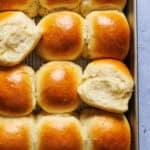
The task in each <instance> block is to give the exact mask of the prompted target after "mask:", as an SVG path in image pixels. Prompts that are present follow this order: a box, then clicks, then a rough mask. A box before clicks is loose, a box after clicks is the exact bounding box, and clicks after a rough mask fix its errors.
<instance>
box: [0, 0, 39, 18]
mask: <svg viewBox="0 0 150 150" xmlns="http://www.w3.org/2000/svg"><path fill="white" fill-rule="evenodd" d="M12 10H18V11H24V12H25V13H26V14H28V15H29V16H30V17H35V16H36V15H37V14H38V0H0V11H12Z"/></svg>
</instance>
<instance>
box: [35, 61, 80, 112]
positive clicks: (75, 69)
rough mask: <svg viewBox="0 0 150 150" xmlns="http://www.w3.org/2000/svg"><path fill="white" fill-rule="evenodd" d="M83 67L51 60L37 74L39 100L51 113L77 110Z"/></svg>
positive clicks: (41, 105) (43, 107) (42, 106)
mask: <svg viewBox="0 0 150 150" xmlns="http://www.w3.org/2000/svg"><path fill="white" fill-rule="evenodd" d="M81 77H82V70H81V67H80V66H78V65H76V64H74V63H72V62H63V61H60V62H55V61H54V62H50V63H47V64H45V65H43V66H42V67H41V68H40V69H39V71H38V72H37V74H36V86H37V101H38V104H39V105H40V107H41V108H42V109H44V110H45V111H46V112H49V113H63V112H70V111H73V110H75V109H76V108H77V107H78V106H79V104H80V98H79V96H78V94H77V88H78V85H79V84H80V82H81Z"/></svg>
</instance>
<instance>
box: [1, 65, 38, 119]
mask: <svg viewBox="0 0 150 150" xmlns="http://www.w3.org/2000/svg"><path fill="white" fill-rule="evenodd" d="M34 80H35V74H34V71H33V70H32V68H30V67H28V66H24V65H20V66H16V67H13V68H9V69H2V68H1V69H0V87H1V88H0V114H1V115H5V116H13V117H14V116H23V115H27V114H29V113H31V112H32V110H33V109H34V107H35V103H36V102H35V85H34V84H35V82H34Z"/></svg>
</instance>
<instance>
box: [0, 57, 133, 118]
mask: <svg viewBox="0 0 150 150" xmlns="http://www.w3.org/2000/svg"><path fill="white" fill-rule="evenodd" d="M0 87H1V89H0V114H1V115H4V116H11V117H13V116H24V115H29V114H30V113H31V112H32V111H33V110H34V109H35V108H36V104H38V105H39V106H40V107H41V108H42V109H43V110H44V111H45V112H48V113H69V112H72V111H74V110H77V109H78V108H79V109H80V108H82V106H83V103H82V101H83V102H84V103H86V104H88V105H89V106H93V107H95V108H98V109H102V110H106V111H109V112H115V113H124V112H126V111H127V110H128V103H129V100H130V98H131V96H132V92H133V87H134V81H133V78H132V75H131V73H130V71H129V70H128V68H127V66H126V65H125V64H124V63H122V62H121V61H118V60H113V59H101V60H95V61H92V62H91V63H89V64H88V65H87V67H86V68H85V70H84V72H83V73H82V69H81V67H80V66H79V65H77V64H75V63H73V62H69V61H52V62H49V63H46V64H44V65H42V66H41V67H40V69H39V70H38V71H37V72H36V73H35V72H34V71H33V69H32V68H31V67H29V66H27V65H18V66H15V67H11V68H4V69H0Z"/></svg>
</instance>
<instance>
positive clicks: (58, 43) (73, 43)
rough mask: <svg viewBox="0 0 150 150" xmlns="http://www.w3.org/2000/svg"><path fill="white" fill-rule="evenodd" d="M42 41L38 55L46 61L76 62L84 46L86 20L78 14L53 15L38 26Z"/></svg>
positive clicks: (67, 12) (68, 12)
mask: <svg viewBox="0 0 150 150" xmlns="http://www.w3.org/2000/svg"><path fill="white" fill-rule="evenodd" d="M38 27H39V28H40V30H41V31H42V39H41V41H40V42H39V45H38V47H37V53H38V54H39V55H40V56H41V57H43V58H44V59H46V60H74V59H77V58H78V57H79V56H80V54H81V53H82V50H83V46H84V35H83V34H84V32H83V28H84V19H83V18H82V17H81V16H80V15H79V14H77V13H74V12H71V11H62V12H55V13H51V14H49V15H48V16H46V17H44V18H43V19H42V20H41V21H40V22H39V24H38Z"/></svg>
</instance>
